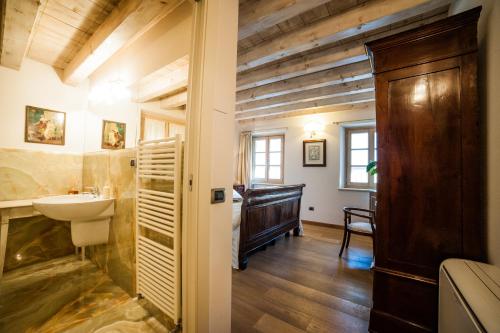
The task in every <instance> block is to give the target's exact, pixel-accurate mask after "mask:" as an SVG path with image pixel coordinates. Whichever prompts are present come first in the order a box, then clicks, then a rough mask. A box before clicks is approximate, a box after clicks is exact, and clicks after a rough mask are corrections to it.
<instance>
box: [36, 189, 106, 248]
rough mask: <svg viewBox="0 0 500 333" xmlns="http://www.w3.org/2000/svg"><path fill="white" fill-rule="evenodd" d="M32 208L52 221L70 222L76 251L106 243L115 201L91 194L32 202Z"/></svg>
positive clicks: (63, 196) (59, 196)
mask: <svg viewBox="0 0 500 333" xmlns="http://www.w3.org/2000/svg"><path fill="white" fill-rule="evenodd" d="M33 207H34V208H35V209H36V210H37V211H39V212H40V213H42V214H43V215H45V216H47V217H50V218H52V219H54V220H62V221H71V240H72V241H73V244H74V245H75V246H77V247H80V246H81V247H84V246H87V245H98V244H106V243H107V242H108V238H109V223H110V221H111V217H112V216H113V215H114V211H115V207H114V199H104V198H101V197H99V196H94V195H92V194H76V195H58V196H52V197H45V198H40V199H36V200H33ZM82 256H83V251H82Z"/></svg>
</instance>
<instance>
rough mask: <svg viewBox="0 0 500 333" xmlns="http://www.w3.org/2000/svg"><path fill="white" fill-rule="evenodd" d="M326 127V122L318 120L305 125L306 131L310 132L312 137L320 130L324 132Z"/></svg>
mask: <svg viewBox="0 0 500 333" xmlns="http://www.w3.org/2000/svg"><path fill="white" fill-rule="evenodd" d="M324 127H325V126H324V124H322V123H320V122H317V121H312V122H309V123H307V124H306V125H305V126H304V131H305V132H308V133H310V136H311V139H312V138H314V137H315V136H316V135H317V134H318V132H322V131H323V129H324Z"/></svg>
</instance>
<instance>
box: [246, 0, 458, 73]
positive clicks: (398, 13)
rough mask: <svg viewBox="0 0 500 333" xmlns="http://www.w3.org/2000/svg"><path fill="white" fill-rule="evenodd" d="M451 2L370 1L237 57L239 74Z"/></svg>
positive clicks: (444, 0) (437, 0) (439, 0)
mask: <svg viewBox="0 0 500 333" xmlns="http://www.w3.org/2000/svg"><path fill="white" fill-rule="evenodd" d="M450 1H451V0H372V1H368V2H366V3H363V4H361V5H359V6H356V7H354V8H352V9H350V10H348V11H346V12H344V13H341V14H339V15H335V16H331V17H329V18H326V19H324V20H320V21H318V22H316V23H313V24H311V25H308V26H305V27H303V28H300V29H298V30H293V31H291V32H289V33H287V34H284V35H282V36H280V37H278V38H275V39H272V40H270V41H267V42H263V43H261V44H260V45H259V46H257V47H255V48H252V49H250V50H249V51H248V52H246V53H244V54H242V55H240V56H239V57H238V71H244V70H248V69H251V68H255V67H257V66H261V65H264V64H267V63H270V62H273V61H276V60H279V59H282V58H285V57H289V56H292V55H294V54H298V53H301V52H304V51H307V50H309V49H312V48H316V47H319V46H323V45H326V44H329V43H333V42H336V41H339V40H342V39H346V38H350V37H353V36H356V35H359V34H361V33H365V32H368V31H373V30H375V29H378V28H381V27H383V26H387V25H390V24H393V23H396V22H398V21H401V20H405V19H408V18H410V17H414V16H417V15H421V14H423V13H426V12H430V11H432V10H435V9H437V8H440V7H443V6H444V5H447V4H449V3H450Z"/></svg>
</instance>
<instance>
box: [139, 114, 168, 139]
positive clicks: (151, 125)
mask: <svg viewBox="0 0 500 333" xmlns="http://www.w3.org/2000/svg"><path fill="white" fill-rule="evenodd" d="M165 134H166V133H165V122H164V121H162V120H156V119H151V118H144V140H146V141H147V140H156V139H162V138H164V137H165Z"/></svg>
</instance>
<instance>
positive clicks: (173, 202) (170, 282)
mask: <svg viewBox="0 0 500 333" xmlns="http://www.w3.org/2000/svg"><path fill="white" fill-rule="evenodd" d="M182 145H183V144H182V138H181V136H180V135H177V136H175V137H171V138H165V139H160V140H152V141H142V142H141V141H140V142H139V144H138V149H137V194H136V225H137V227H136V244H135V245H136V262H137V278H136V282H137V285H136V287H137V294H138V295H140V296H141V297H144V298H146V299H147V300H148V301H150V302H151V303H152V304H153V305H155V306H156V307H157V308H159V309H160V310H161V311H163V312H164V313H165V314H167V315H168V316H169V317H171V318H172V319H173V320H174V322H175V323H176V324H179V322H180V319H181V249H180V246H181V209H182V205H181V195H182V194H181V191H182V158H183V157H182Z"/></svg>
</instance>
